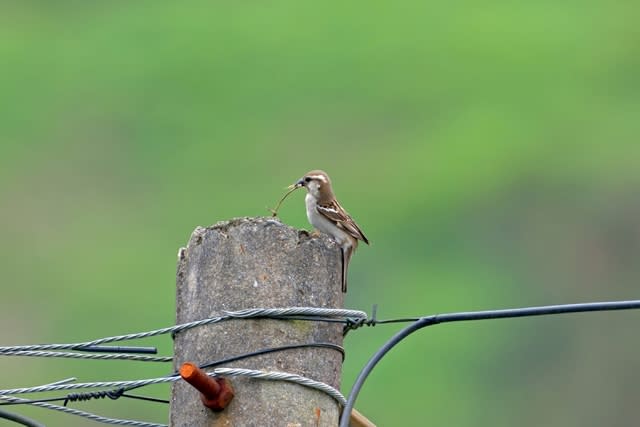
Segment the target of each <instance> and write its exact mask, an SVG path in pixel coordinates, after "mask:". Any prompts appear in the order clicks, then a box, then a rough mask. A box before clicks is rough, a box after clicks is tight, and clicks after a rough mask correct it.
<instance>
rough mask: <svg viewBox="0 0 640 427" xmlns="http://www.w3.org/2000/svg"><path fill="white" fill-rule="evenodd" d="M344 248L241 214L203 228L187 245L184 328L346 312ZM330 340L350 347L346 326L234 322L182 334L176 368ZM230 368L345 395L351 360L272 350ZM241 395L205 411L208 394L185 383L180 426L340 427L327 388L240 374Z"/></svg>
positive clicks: (175, 398) (180, 287)
mask: <svg viewBox="0 0 640 427" xmlns="http://www.w3.org/2000/svg"><path fill="white" fill-rule="evenodd" d="M340 259H341V258H340V249H339V248H338V247H337V245H336V244H335V243H334V242H333V241H332V240H331V239H330V238H328V237H326V236H318V237H314V236H311V235H309V234H308V233H307V232H305V231H300V230H296V229H294V228H291V227H289V226H286V225H284V224H282V223H281V222H279V221H278V220H277V219H275V218H238V219H233V220H231V221H225V222H220V223H218V224H216V225H214V226H211V227H207V228H202V227H198V228H196V230H195V231H194V232H193V234H192V235H191V239H190V240H189V244H188V246H187V247H186V248H184V249H181V251H180V256H179V261H178V272H177V298H176V305H177V307H176V308H177V322H178V323H184V322H189V321H193V320H199V319H204V318H207V317H212V316H218V315H222V314H223V311H233V310H241V309H246V308H258V307H261V308H274V307H278V308H282V307H301V306H309V307H324V308H342V307H343V294H342V292H341V290H340V271H341V270H340V268H341V266H340V262H341V261H340ZM318 342H329V343H333V344H337V345H342V325H341V324H335V323H325V322H315V321H305V320H287V321H284V320H272V319H251V320H230V321H225V322H221V323H217V324H212V325H207V326H202V327H198V328H194V329H189V330H186V331H183V332H180V333H178V334H177V335H176V336H175V342H174V355H175V359H174V363H175V368H176V370H177V369H179V367H180V366H181V365H182V363H184V362H193V363H195V364H197V365H201V364H204V363H207V362H211V361H216V360H220V359H225V358H228V357H232V356H237V355H241V354H244V353H249V352H252V351H256V350H260V349H265V348H269V347H278V346H284V345H290V344H301V343H318ZM224 367H234V368H248V369H258V370H266V371H280V372H289V373H294V374H298V375H302V376H305V377H309V378H312V379H314V380H317V381H321V382H324V383H326V384H329V385H331V386H333V387H335V388H338V389H339V386H340V377H341V372H342V355H341V354H340V352H338V351H336V350H335V349H331V348H317V347H307V348H301V349H294V350H285V351H279V352H275V353H270V354H265V355H261V356H257V357H251V358H248V359H244V360H240V361H237V362H233V363H229V364H227V365H224ZM231 381H232V384H233V388H234V390H235V397H234V399H233V400H232V401H231V403H230V405H229V406H228V407H227V408H226V409H225V410H223V411H221V412H213V411H211V410H210V409H208V408H206V407H204V406H203V405H202V403H201V401H200V396H199V393H198V392H197V391H196V390H195V389H194V388H192V387H191V386H189V385H188V384H186V383H185V382H184V381H178V382H176V383H175V384H174V385H173V388H172V396H171V426H172V427H178V426H189V427H205V426H206V427H213V426H236V427H243V426H260V427H263V426H282V427H286V426H288V427H296V426H301V427H303V426H314V427H316V426H332V427H334V426H336V425H337V424H338V419H339V407H338V404H337V402H336V401H335V400H334V399H333V398H331V397H329V396H328V395H326V394H325V393H323V392H320V391H317V390H313V389H310V388H306V387H304V386H301V385H298V384H293V383H290V382H284V381H268V380H261V379H251V378H242V377H236V378H232V379H231Z"/></svg>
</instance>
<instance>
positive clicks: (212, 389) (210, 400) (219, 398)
mask: <svg viewBox="0 0 640 427" xmlns="http://www.w3.org/2000/svg"><path fill="white" fill-rule="evenodd" d="M180 376H181V377H182V379H184V380H185V381H186V382H188V383H189V384H191V385H192V386H193V387H194V388H195V389H196V390H198V391H199V392H200V398H201V399H202V403H203V404H204V406H206V407H207V408H210V409H212V410H214V411H222V410H223V409H224V408H226V407H227V405H228V404H229V402H231V399H233V387H232V386H231V381H229V380H228V379H226V378H212V377H210V376H209V375H207V374H206V372H204V371H203V370H202V369H200V368H198V367H197V366H196V365H194V364H193V363H184V364H183V365H182V366H181V367H180Z"/></svg>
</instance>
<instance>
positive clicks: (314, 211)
mask: <svg viewBox="0 0 640 427" xmlns="http://www.w3.org/2000/svg"><path fill="white" fill-rule="evenodd" d="M301 187H304V188H305V189H306V190H307V195H306V196H305V199H304V200H305V205H306V208H307V219H308V220H309V222H310V223H311V225H313V227H314V228H315V229H317V230H318V231H320V232H322V233H325V234H328V235H329V236H331V237H332V238H333V239H334V240H335V241H336V243H338V245H339V246H340V249H341V253H342V292H343V293H346V292H347V270H348V268H349V261H351V256H352V255H353V252H354V251H355V250H356V248H357V247H358V241H359V240H362V241H363V242H365V243H366V244H367V245H368V244H369V240H368V239H367V237H366V236H365V235H364V233H363V232H362V230H361V229H360V227H358V224H356V222H355V221H354V220H353V218H351V216H350V215H349V214H348V213H347V211H345V210H344V208H343V207H342V206H341V205H340V203H338V200H337V199H336V196H335V195H334V194H333V188H332V187H331V179H330V178H329V175H327V173H326V172H324V171H321V170H312V171H310V172H307V173H306V174H305V175H304V176H303V177H302V178H300V179H299V180H298V181H297V182H296V183H295V184H292V185H290V186H289V189H291V190H294V189H297V188H301Z"/></svg>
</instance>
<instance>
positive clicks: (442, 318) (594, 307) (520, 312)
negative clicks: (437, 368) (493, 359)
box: [340, 300, 640, 427]
mask: <svg viewBox="0 0 640 427" xmlns="http://www.w3.org/2000/svg"><path fill="white" fill-rule="evenodd" d="M638 308H640V300H633V301H613V302H593V303H584V304H563V305H548V306H542V307H526V308H511V309H505V310H487V311H468V312H461V313H448V314H436V315H433V316H427V317H422V318H420V319H418V320H417V321H415V322H414V323H412V324H411V325H409V326H407V327H405V328H404V329H402V330H401V331H400V332H398V333H397V334H395V335H394V336H393V337H392V338H391V339H390V340H389V341H387V342H386V343H385V344H384V345H383V346H382V347H380V349H378V351H376V352H375V354H374V355H373V356H372V357H371V359H369V361H368V362H367V364H366V365H365V366H364V368H362V370H361V371H360V373H359V374H358V377H357V378H356V381H355V383H354V384H353V387H352V388H351V393H349V398H348V399H347V403H346V405H345V407H344V409H343V411H342V415H341V417H340V427H349V418H350V417H351V411H352V410H353V406H354V404H355V401H356V399H357V397H358V394H359V393H360V389H362V386H363V385H364V382H365V380H366V379H367V377H368V376H369V374H370V373H371V371H372V370H373V368H374V367H375V366H376V365H377V364H378V362H379V361H380V360H381V359H382V358H383V357H384V356H385V355H386V354H387V352H389V350H391V349H392V348H393V347H394V346H395V345H396V344H398V343H399V342H400V341H402V340H403V339H405V338H406V337H408V336H409V335H411V334H412V333H414V332H415V331H417V330H418V329H422V328H424V327H427V326H431V325H437V324H439V323H448V322H462V321H468V320H487V319H505V318H513V317H526V316H544V315H549V314H564V313H581V312H586V311H610V310H630V309H638Z"/></svg>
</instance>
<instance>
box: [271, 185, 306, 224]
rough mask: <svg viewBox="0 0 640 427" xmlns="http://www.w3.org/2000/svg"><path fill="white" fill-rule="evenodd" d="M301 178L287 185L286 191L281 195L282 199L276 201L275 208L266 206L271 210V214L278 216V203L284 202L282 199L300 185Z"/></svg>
mask: <svg viewBox="0 0 640 427" xmlns="http://www.w3.org/2000/svg"><path fill="white" fill-rule="evenodd" d="M302 186H303V185H302V180H300V181H298V182H296V183H295V184H291V185H290V186H288V187H287V190H289V191H287V192H286V193H285V195H284V196H282V199H280V201H279V202H278V204H277V205H276V207H275V209H271V208H267V209H268V210H269V212H271V216H278V209H280V205H281V204H282V202H284V199H286V198H287V196H288V195H289V194H291V193H293V192H294V191H296V190H297V189H298V188H300V187H302Z"/></svg>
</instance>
